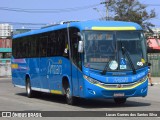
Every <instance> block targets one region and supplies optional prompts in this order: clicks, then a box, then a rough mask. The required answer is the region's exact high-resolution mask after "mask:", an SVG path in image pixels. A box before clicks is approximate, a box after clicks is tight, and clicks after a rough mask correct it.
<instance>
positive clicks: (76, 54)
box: [70, 29, 82, 69]
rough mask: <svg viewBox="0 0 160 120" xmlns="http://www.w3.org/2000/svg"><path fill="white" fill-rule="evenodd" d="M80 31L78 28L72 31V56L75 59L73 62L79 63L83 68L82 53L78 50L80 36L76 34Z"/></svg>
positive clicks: (78, 65) (79, 66)
mask: <svg viewBox="0 0 160 120" xmlns="http://www.w3.org/2000/svg"><path fill="white" fill-rule="evenodd" d="M77 32H79V31H78V30H77V29H72V30H71V31H70V33H71V35H70V41H71V57H72V60H73V63H74V64H75V65H77V67H78V68H80V69H81V67H82V65H81V64H82V62H81V56H80V55H81V54H80V53H79V52H78V42H79V37H78V36H77V35H76V34H75V33H77Z"/></svg>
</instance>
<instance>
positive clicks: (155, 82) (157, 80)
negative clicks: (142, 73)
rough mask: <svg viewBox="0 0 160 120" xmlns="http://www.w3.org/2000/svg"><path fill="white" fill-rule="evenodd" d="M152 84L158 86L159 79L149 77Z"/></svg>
mask: <svg viewBox="0 0 160 120" xmlns="http://www.w3.org/2000/svg"><path fill="white" fill-rule="evenodd" d="M151 78H152V81H153V84H155V85H158V84H160V77H151Z"/></svg>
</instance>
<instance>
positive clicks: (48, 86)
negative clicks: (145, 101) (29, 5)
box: [12, 21, 148, 99]
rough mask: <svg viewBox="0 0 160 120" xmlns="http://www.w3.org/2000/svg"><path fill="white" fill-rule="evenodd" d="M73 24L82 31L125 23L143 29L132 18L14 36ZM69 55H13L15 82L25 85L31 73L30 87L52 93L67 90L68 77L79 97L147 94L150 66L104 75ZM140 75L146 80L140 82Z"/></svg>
mask: <svg viewBox="0 0 160 120" xmlns="http://www.w3.org/2000/svg"><path fill="white" fill-rule="evenodd" d="M97 26H98V27H97ZM70 27H75V28H78V29H79V30H80V32H83V31H84V30H89V31H92V30H95V29H96V30H99V28H100V29H103V31H105V30H107V31H110V30H111V29H115V28H116V29H121V28H125V27H133V28H134V29H135V31H136V30H142V28H141V27H140V26H139V25H138V24H136V23H131V22H111V21H109V22H96V21H94V22H92V21H88V22H75V23H70V24H64V25H58V26H53V27H49V28H44V29H41V30H37V31H31V32H27V33H23V34H20V35H16V36H14V37H13V39H16V38H21V37H27V36H32V35H37V34H43V33H47V32H52V31H55V30H56V31H58V30H61V29H69V28H70ZM108 29H110V30H108ZM68 38H69V35H68ZM13 41H14V40H13ZM68 41H69V40H68ZM77 44H78V43H77ZM77 52H78V51H77ZM82 54H83V53H82ZM70 57H71V56H69V58H66V57H63V56H50V57H39V58H20V59H14V58H13V57H12V83H13V84H14V85H16V86H19V87H23V88H25V86H26V77H27V76H28V77H29V78H30V81H31V87H32V89H33V90H37V91H42V92H49V93H53V94H64V93H63V92H64V89H63V84H62V81H63V78H67V79H68V82H69V86H70V88H71V90H72V91H71V94H72V96H76V97H82V98H87V99H92V98H115V97H125V98H128V97H145V96H146V95H147V91H148V78H147V77H146V76H147V74H148V68H147V66H146V67H143V68H141V69H137V70H136V74H133V71H128V70H126V71H123V72H119V71H114V72H111V71H107V72H106V74H105V75H102V74H101V72H102V71H100V70H95V69H90V68H87V67H85V66H84V63H83V62H82V61H81V62H82V66H81V67H82V68H79V67H77V66H78V65H75V64H74V63H73V60H72V58H70ZM81 58H82V59H83V57H82V55H81ZM104 67H105V66H104ZM85 76H88V77H90V78H91V79H95V80H96V81H98V83H96V84H93V83H91V82H89V81H88V80H86V79H85ZM141 79H145V80H143V81H142V82H141V81H140V80H141ZM136 82H137V83H136ZM109 84H110V85H113V87H109V88H108V86H109ZM127 84H128V85H129V84H134V85H131V86H128V87H124V86H125V85H126V86H127ZM116 95H120V96H116Z"/></svg>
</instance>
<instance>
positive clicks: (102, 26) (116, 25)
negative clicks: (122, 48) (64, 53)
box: [13, 21, 142, 39]
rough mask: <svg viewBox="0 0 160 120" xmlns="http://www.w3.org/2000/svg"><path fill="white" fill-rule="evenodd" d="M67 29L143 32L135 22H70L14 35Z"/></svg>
mask: <svg viewBox="0 0 160 120" xmlns="http://www.w3.org/2000/svg"><path fill="white" fill-rule="evenodd" d="M67 27H77V28H79V29H80V30H81V31H82V30H108V31H112V30H116V31H117V30H142V27H141V26H140V25H138V24H137V23H134V22H124V21H81V22H70V23H67V24H59V25H53V26H51V27H47V28H43V29H39V30H33V31H29V32H26V33H22V34H18V35H14V36H13V39H14V38H19V37H24V36H30V35H34V34H40V33H45V32H50V31H54V30H59V29H64V28H67Z"/></svg>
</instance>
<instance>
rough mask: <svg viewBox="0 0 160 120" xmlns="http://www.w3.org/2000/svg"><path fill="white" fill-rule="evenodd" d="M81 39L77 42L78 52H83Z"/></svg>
mask: <svg viewBox="0 0 160 120" xmlns="http://www.w3.org/2000/svg"><path fill="white" fill-rule="evenodd" d="M83 49H84V48H83V41H79V43H78V52H79V53H83Z"/></svg>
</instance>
